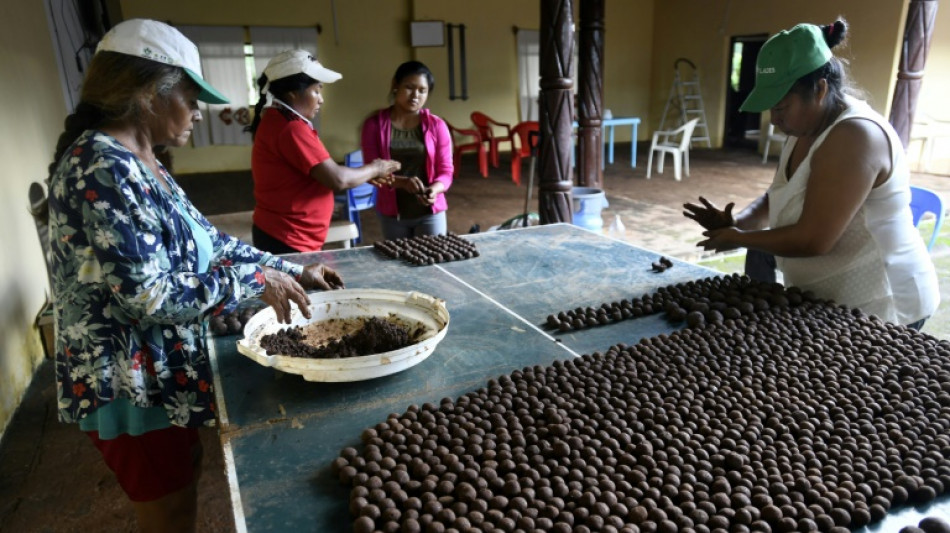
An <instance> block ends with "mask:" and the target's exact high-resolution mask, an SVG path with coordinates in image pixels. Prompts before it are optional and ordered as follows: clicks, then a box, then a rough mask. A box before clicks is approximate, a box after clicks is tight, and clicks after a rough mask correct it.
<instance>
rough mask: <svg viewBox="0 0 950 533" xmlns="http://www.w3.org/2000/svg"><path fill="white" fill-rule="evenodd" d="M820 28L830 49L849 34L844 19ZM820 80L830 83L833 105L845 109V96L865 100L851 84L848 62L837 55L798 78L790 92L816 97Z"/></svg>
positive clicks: (830, 96) (861, 93)
mask: <svg viewBox="0 0 950 533" xmlns="http://www.w3.org/2000/svg"><path fill="white" fill-rule="evenodd" d="M819 28H821V34H822V36H824V38H825V43H826V44H827V45H828V48H829V49H833V48H834V47H836V46H838V45H840V44H841V43H843V42H844V40H845V38H846V37H847V33H848V23H847V22H845V20H844V19H842V18H839V19H838V20H836V21H834V22H833V23H831V24H826V25H823V26H819ZM819 80H825V81H826V82H827V83H828V96H829V98H831V102H832V104H833V105H836V106H838V107H843V106H844V105H845V101H844V100H845V95H850V96H853V97H856V98H864V94H863V92H862V91H861V90H860V89H858V88H857V87H855V86H854V85H852V84H851V81H850V79H849V76H848V62H847V60H846V59H844V58H841V57H838V56H836V55H832V56H831V59H829V60H828V62H827V63H825V64H824V65H822V66H820V67H818V68H817V69H815V70H813V71H812V72H809V73H808V74H805V75H804V76H802V77H801V78H798V80H797V81H796V82H795V84H794V85H793V86H792V88H791V89H790V90H791V91H793V92H796V93H798V94H800V95H802V96H803V97H808V98H811V97H814V95H815V94H817V91H818V81H819Z"/></svg>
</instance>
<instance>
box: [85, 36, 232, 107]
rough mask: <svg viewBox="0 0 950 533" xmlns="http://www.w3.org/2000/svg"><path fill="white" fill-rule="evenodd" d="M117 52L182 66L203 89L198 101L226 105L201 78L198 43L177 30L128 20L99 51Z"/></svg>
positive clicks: (221, 97) (107, 38)
mask: <svg viewBox="0 0 950 533" xmlns="http://www.w3.org/2000/svg"><path fill="white" fill-rule="evenodd" d="M103 51H106V52H118V53H120V54H126V55H130V56H135V57H141V58H144V59H150V60H152V61H157V62H159V63H164V64H166V65H172V66H175V67H181V68H183V69H184V70H185V73H186V74H188V77H189V78H191V79H192V80H194V82H195V83H197V84H198V86H199V87H201V93H200V94H199V95H198V99H199V100H201V101H202V102H208V103H209V104H226V103H228V99H227V98H225V97H224V95H222V94H221V93H220V92H218V90H217V89H215V88H214V87H212V86H211V85H210V84H209V83H208V82H207V81H205V80H204V78H202V77H201V59H200V58H199V57H198V47H197V46H195V43H193V42H191V41H189V40H188V38H187V37H185V36H184V35H182V33H181V32H180V31H178V30H176V29H175V28H173V27H171V26H169V25H168V24H165V23H163V22H158V21H156V20H148V19H129V20H125V21H122V22H120V23H118V24H116V25H115V26H113V27H112V29H111V30H109V32H108V33H106V34H105V36H103V37H102V40H101V41H99V46H98V47H97V48H96V52H103Z"/></svg>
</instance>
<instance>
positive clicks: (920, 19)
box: [890, 0, 937, 150]
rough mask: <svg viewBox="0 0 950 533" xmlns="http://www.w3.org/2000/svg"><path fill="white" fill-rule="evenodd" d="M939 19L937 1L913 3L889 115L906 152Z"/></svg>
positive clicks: (912, 0) (914, 0) (909, 6)
mask: <svg viewBox="0 0 950 533" xmlns="http://www.w3.org/2000/svg"><path fill="white" fill-rule="evenodd" d="M936 18H937V0H910V4H909V5H908V6H907V24H906V25H905V27H904V46H903V49H902V50H901V61H900V65H899V69H898V72H897V84H896V85H895V89H894V99H893V100H892V101H891V116H890V122H891V125H892V126H894V129H895V130H897V134H898V135H899V136H900V138H901V142H903V143H904V149H905V150H906V149H907V144H908V142H909V141H910V129H911V127H912V126H913V123H914V112H915V111H916V110H917V95H918V93H920V85H921V83H922V82H923V77H924V66H925V65H926V64H927V53H928V52H929V51H930V40H931V38H932V37H933V32H934V21H935V20H936Z"/></svg>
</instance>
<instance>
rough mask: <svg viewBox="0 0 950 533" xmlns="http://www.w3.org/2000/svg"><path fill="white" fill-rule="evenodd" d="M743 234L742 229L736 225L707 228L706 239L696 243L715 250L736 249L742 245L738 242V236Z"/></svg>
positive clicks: (705, 248)
mask: <svg viewBox="0 0 950 533" xmlns="http://www.w3.org/2000/svg"><path fill="white" fill-rule="evenodd" d="M741 234H742V230H740V229H739V228H737V227H735V226H727V227H724V228H718V229H711V230H706V231H704V232H703V236H705V237H706V239H705V240H702V241H699V242H698V243H696V246H702V247H703V250H707V251H709V250H712V251H714V252H726V251H729V250H735V249H736V248H739V247H740V246H741V245H740V244H739V243H738V242H737V241H738V236H739V235H741Z"/></svg>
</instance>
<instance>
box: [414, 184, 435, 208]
mask: <svg viewBox="0 0 950 533" xmlns="http://www.w3.org/2000/svg"><path fill="white" fill-rule="evenodd" d="M417 196H418V197H419V201H420V202H422V205H433V204H435V199H436V198H438V196H439V193H437V192H435V189H434V188H432V187H426V188H425V189H424V190H423V191H422V192H421V193H419V194H418V195H417Z"/></svg>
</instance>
